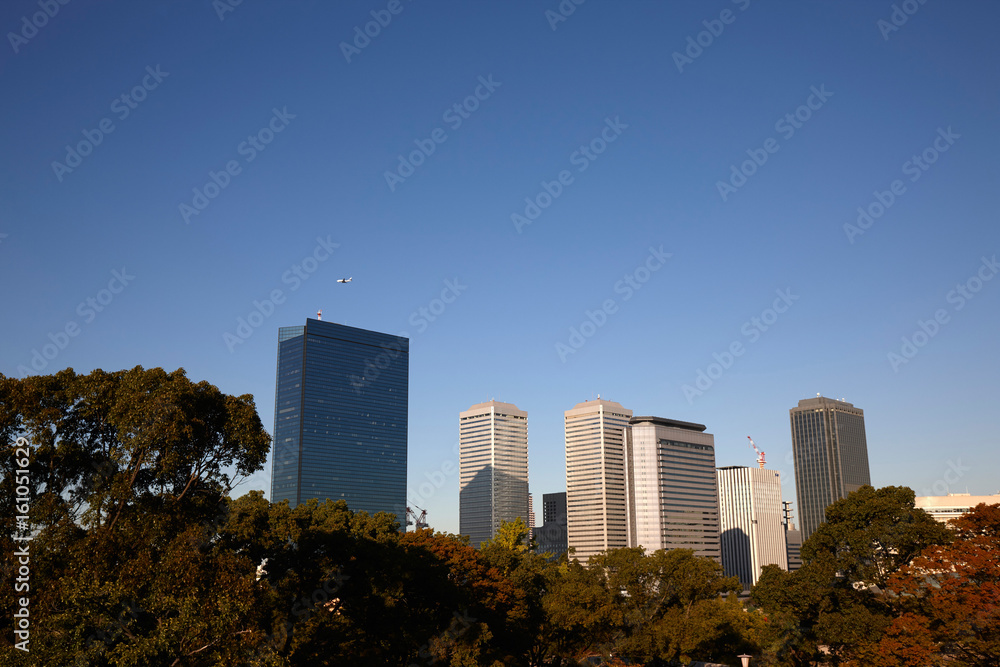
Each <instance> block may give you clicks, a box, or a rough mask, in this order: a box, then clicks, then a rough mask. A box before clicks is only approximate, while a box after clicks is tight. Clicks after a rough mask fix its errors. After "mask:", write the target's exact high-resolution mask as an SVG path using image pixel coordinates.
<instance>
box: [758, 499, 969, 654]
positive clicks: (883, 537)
mask: <svg viewBox="0 0 1000 667" xmlns="http://www.w3.org/2000/svg"><path fill="white" fill-rule="evenodd" d="M826 518H827V521H826V522H825V523H823V524H821V525H820V526H819V528H818V529H817V530H816V532H814V533H813V534H812V535H811V536H810V537H809V539H808V540H806V542H805V544H803V545H802V559H803V563H804V564H803V567H802V568H801V569H800V570H798V571H796V572H794V573H791V574H789V573H784V572H780V571H779V570H777V568H774V567H771V568H765V569H764V571H763V572H762V576H761V578H760V580H759V581H758V582H757V585H756V586H755V587H754V588H753V590H752V592H751V600H752V601H753V603H754V604H755V605H757V606H758V607H760V609H761V610H762V611H763V612H764V613H765V615H766V616H767V618H768V625H767V631H766V632H765V633H764V636H763V643H764V646H765V651H764V654H765V658H766V660H767V661H768V662H769V663H770V664H780V665H806V664H811V663H812V662H827V663H830V664H848V663H850V662H851V661H856V660H857V659H858V658H859V656H861V655H863V654H865V651H867V650H868V648H870V647H872V646H874V645H876V644H878V643H879V642H880V641H881V639H882V638H883V637H884V636H885V633H886V632H887V631H889V629H890V627H891V625H892V624H893V622H894V619H896V617H897V616H898V614H899V610H898V601H897V600H896V598H895V596H893V595H891V594H887V593H886V586H887V584H888V582H889V579H890V577H891V576H892V575H893V573H894V572H896V571H897V570H898V569H899V568H900V567H902V566H903V565H905V564H907V563H909V562H910V561H911V560H913V558H915V557H916V556H917V555H918V554H919V553H920V552H921V551H922V550H923V549H925V548H926V547H928V546H930V545H933V544H946V543H948V542H949V541H950V540H951V533H950V532H949V531H948V530H947V528H945V527H943V526H941V525H940V524H939V523H937V522H936V521H934V520H933V519H932V518H931V517H930V516H929V515H928V514H927V513H926V512H924V511H923V510H921V509H919V508H915V507H914V494H913V491H912V490H911V489H908V488H905V487H893V486H890V487H885V488H881V489H874V488H872V487H871V486H863V487H861V489H859V490H858V491H855V492H854V493H852V494H850V495H849V496H848V497H847V498H844V499H841V500H838V501H837V502H835V503H833V504H832V505H830V506H829V507H828V508H827V509H826ZM820 646H823V647H824V648H825V650H823V651H821V650H820Z"/></svg>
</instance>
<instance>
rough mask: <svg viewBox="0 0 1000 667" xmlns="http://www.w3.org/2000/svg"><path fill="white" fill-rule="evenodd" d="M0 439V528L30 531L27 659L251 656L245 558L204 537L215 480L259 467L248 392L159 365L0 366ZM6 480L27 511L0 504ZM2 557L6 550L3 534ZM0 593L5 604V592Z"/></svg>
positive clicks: (252, 608)
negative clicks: (3, 372) (50, 369)
mask: <svg viewBox="0 0 1000 667" xmlns="http://www.w3.org/2000/svg"><path fill="white" fill-rule="evenodd" d="M0 436H2V437H3V439H4V441H5V442H6V444H7V446H8V447H12V448H13V447H15V446H18V447H21V448H22V451H21V453H20V454H19V455H18V456H5V457H4V458H3V460H2V461H0V469H2V470H3V473H4V476H3V480H2V482H0V508H2V510H3V511H2V517H0V522H2V523H0V525H2V526H3V528H4V530H5V531H6V534H8V535H10V534H14V533H15V532H21V529H23V528H25V527H27V526H30V528H31V530H32V532H33V535H32V537H33V539H32V540H31V541H30V543H28V544H29V546H30V552H31V557H30V561H31V580H30V586H31V588H30V590H29V591H28V592H29V593H30V598H29V599H30V605H31V607H30V610H31V611H30V613H31V629H32V634H31V644H30V654H28V655H27V656H26V657H28V659H29V660H30V661H33V663H34V664H61V665H65V664H81V665H82V664H88V665H91V664H92V665H104V664H115V665H142V664H185V665H197V664H206V665H207V664H216V663H218V662H219V661H231V662H241V661H246V660H247V659H248V658H249V657H250V656H252V655H253V653H254V647H255V641H256V640H255V638H257V639H259V638H260V637H262V633H258V632H257V631H256V629H255V628H256V627H257V624H258V620H259V619H258V610H257V607H256V605H255V603H256V601H257V595H256V591H255V590H254V586H253V572H254V564H253V563H252V562H251V561H249V560H248V559H247V558H246V557H245V556H243V555H241V554H236V553H225V552H221V551H218V550H216V549H215V548H214V546H213V543H212V538H213V536H214V535H215V534H216V532H217V530H218V528H219V527H220V526H221V524H222V523H224V521H225V516H226V512H227V511H228V502H229V501H228V498H227V494H228V491H229V490H230V489H232V488H233V486H234V485H235V483H236V481H237V479H238V477H239V476H242V475H248V474H250V473H252V472H254V471H256V470H258V469H260V468H261V467H263V464H264V461H265V459H266V456H267V450H268V447H269V445H270V436H268V434H267V432H266V431H264V428H263V426H262V425H261V423H260V419H259V418H258V416H257V412H256V409H255V407H254V403H253V398H252V397H251V396H249V395H245V396H240V397H235V396H229V395H226V394H223V393H222V392H220V391H219V390H218V389H217V388H216V387H214V386H212V385H210V384H208V383H207V382H199V383H194V382H191V381H190V380H188V379H187V377H186V376H185V373H184V371H183V370H177V371H175V372H173V373H166V372H165V371H163V370H162V369H158V368H157V369H151V370H145V369H143V368H141V367H136V368H133V369H131V370H127V371H119V372H115V373H107V372H104V371H101V370H97V371H94V372H92V373H90V374H88V375H77V374H76V373H74V372H73V371H72V370H71V369H67V370H64V371H61V372H59V373H57V374H55V375H50V376H35V377H29V378H25V379H23V380H16V379H13V378H7V377H3V376H0ZM23 449H27V450H28V451H27V452H24V451H23ZM12 453H13V452H12ZM25 453H26V454H27V456H24V455H23V454H25ZM22 464H26V465H22ZM15 469H17V470H25V471H26V473H20V474H18V475H15ZM15 480H16V481H17V485H18V487H22V490H25V491H27V496H28V502H27V503H21V505H22V507H21V508H20V509H22V510H23V509H27V510H28V511H27V513H25V512H21V511H15V509H16V508H15V506H14V503H13V498H14V497H15ZM24 505H27V506H26V507H25V506H24ZM16 515H21V516H25V517H26V520H25V519H22V520H21V521H24V523H25V524H26V525H18V524H15V516H16ZM22 534H23V533H22ZM3 558H4V563H5V564H7V563H10V562H13V553H12V549H11V545H10V544H9V543H7V542H6V541H5V543H4V546H3ZM0 595H2V597H0V606H2V607H3V610H4V613H5V614H7V613H9V612H12V611H13V610H12V605H13V602H14V600H13V598H12V596H11V591H10V589H9V588H5V589H4V590H3V593H2V594H0ZM9 640H10V638H9V636H8V635H5V636H4V639H3V640H2V641H4V642H9Z"/></svg>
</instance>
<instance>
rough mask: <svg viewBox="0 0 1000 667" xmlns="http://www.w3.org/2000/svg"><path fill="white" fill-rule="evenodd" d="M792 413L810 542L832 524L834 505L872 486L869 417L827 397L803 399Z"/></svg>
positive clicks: (805, 532)
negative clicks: (825, 525) (828, 521)
mask: <svg viewBox="0 0 1000 667" xmlns="http://www.w3.org/2000/svg"><path fill="white" fill-rule="evenodd" d="M788 412H789V416H790V418H791V423H792V453H793V455H794V457H795V491H796V493H797V495H798V499H799V523H800V524H801V526H802V541H803V542H805V541H806V540H808V539H809V536H810V535H812V534H813V532H814V531H815V530H816V529H817V528H818V527H819V525H820V524H821V523H823V522H824V521H826V508H827V507H828V506H830V505H831V504H832V503H834V502H836V501H838V500H840V499H841V498H846V497H847V495H848V494H849V493H851V492H853V491H857V490H858V489H859V488H861V487H862V486H864V485H865V484H871V475H870V474H869V472H868V443H867V441H866V440H865V413H864V410H861V409H860V408H856V407H854V406H853V405H851V404H850V403H845V402H844V401H837V400H834V399H831V398H824V397H822V396H821V397H819V398H807V399H805V400H801V401H799V405H798V407H795V408H792V409H791V410H789V411H788Z"/></svg>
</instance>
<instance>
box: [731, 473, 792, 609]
mask: <svg viewBox="0 0 1000 667" xmlns="http://www.w3.org/2000/svg"><path fill="white" fill-rule="evenodd" d="M716 477H717V479H718V481H719V529H720V532H721V541H722V568H723V569H724V570H725V572H726V576H729V577H732V576H737V577H739V578H740V583H741V584H743V589H744V590H747V591H748V590H750V587H751V586H753V585H754V584H756V583H757V580H758V579H760V570H761V568H762V567H764V566H765V565H777V566H779V567H780V568H781V569H782V570H788V551H787V548H786V546H785V525H784V512H783V511H782V505H781V476H780V474H779V473H777V472H775V471H774V470H765V469H763V468H746V467H743V466H730V467H726V468H719V469H718V470H717V471H716Z"/></svg>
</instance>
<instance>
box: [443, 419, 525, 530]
mask: <svg viewBox="0 0 1000 667" xmlns="http://www.w3.org/2000/svg"><path fill="white" fill-rule="evenodd" d="M458 467H459V491H458V498H459V501H458V502H459V509H458V517H459V519H458V520H459V533H460V534H462V535H468V536H469V538H470V543H471V544H473V545H476V546H478V545H479V544H481V543H482V542H483V541H485V540H489V539H493V537H494V536H495V535H496V531H497V529H498V528H500V524H501V522H503V521H513V520H514V519H516V518H518V517H521V519H523V520H524V523H525V525H529V527H530V513H529V504H528V413H527V412H525V411H524V410H520V409H518V407H517V406H516V405H513V404H512V403H502V402H500V401H496V400H491V401H487V402H485V403H477V404H475V405H473V406H471V407H470V408H469V409H468V410H464V411H462V412H460V413H459V457H458Z"/></svg>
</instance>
